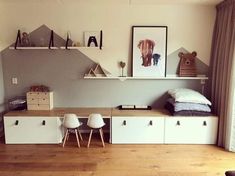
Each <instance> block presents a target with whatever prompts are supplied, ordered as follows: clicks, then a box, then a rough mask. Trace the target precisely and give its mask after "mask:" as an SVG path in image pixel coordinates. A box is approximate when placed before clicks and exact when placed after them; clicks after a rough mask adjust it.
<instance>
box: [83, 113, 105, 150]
mask: <svg viewBox="0 0 235 176" xmlns="http://www.w3.org/2000/svg"><path fill="white" fill-rule="evenodd" d="M104 125H105V123H104V120H103V118H102V116H101V114H90V115H89V117H88V121H87V126H89V127H90V128H91V131H90V135H89V140H88V144H87V147H88V148H89V146H90V142H91V136H92V132H93V129H99V132H100V138H101V141H102V144H103V147H105V145H104V133H103V130H102V127H103V126H104Z"/></svg>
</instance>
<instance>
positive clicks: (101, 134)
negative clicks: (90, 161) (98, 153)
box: [99, 128, 105, 147]
mask: <svg viewBox="0 0 235 176" xmlns="http://www.w3.org/2000/svg"><path fill="white" fill-rule="evenodd" d="M99 132H100V138H101V141H102V144H103V147H105V145H104V133H103V130H102V128H100V129H99Z"/></svg>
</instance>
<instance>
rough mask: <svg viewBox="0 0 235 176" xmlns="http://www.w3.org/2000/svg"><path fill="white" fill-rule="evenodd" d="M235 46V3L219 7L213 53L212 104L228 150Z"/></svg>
mask: <svg viewBox="0 0 235 176" xmlns="http://www.w3.org/2000/svg"><path fill="white" fill-rule="evenodd" d="M234 47H235V0H225V1H223V2H222V3H220V4H218V5H217V6H216V21H215V26H214V32H213V40H212V50H211V59H210V62H211V63H210V65H211V101H212V109H213V111H214V112H215V113H216V114H217V115H218V116H219V130H218V146H220V147H225V143H226V139H227V137H228V136H227V135H228V133H227V132H228V131H227V130H228V129H229V127H228V125H229V124H228V122H230V120H231V118H232V117H231V114H232V113H231V110H232V107H231V106H232V105H233V104H231V98H230V97H232V95H231V94H232V92H233V91H232V87H233V86H232V84H234V80H232V78H233V77H232V73H233V72H232V68H233V67H232V65H233V64H234V59H233V54H234Z"/></svg>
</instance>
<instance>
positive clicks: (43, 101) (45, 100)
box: [38, 98, 50, 105]
mask: <svg viewBox="0 0 235 176" xmlns="http://www.w3.org/2000/svg"><path fill="white" fill-rule="evenodd" d="M38 104H46V105H49V104H50V101H49V99H48V98H39V99H38Z"/></svg>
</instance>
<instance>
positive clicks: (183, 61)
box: [178, 51, 197, 76]
mask: <svg viewBox="0 0 235 176" xmlns="http://www.w3.org/2000/svg"><path fill="white" fill-rule="evenodd" d="M178 56H179V57H180V66H179V76H197V70H196V65H195V59H196V56H197V53H196V52H195V51H193V52H192V53H183V52H179V54H178Z"/></svg>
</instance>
